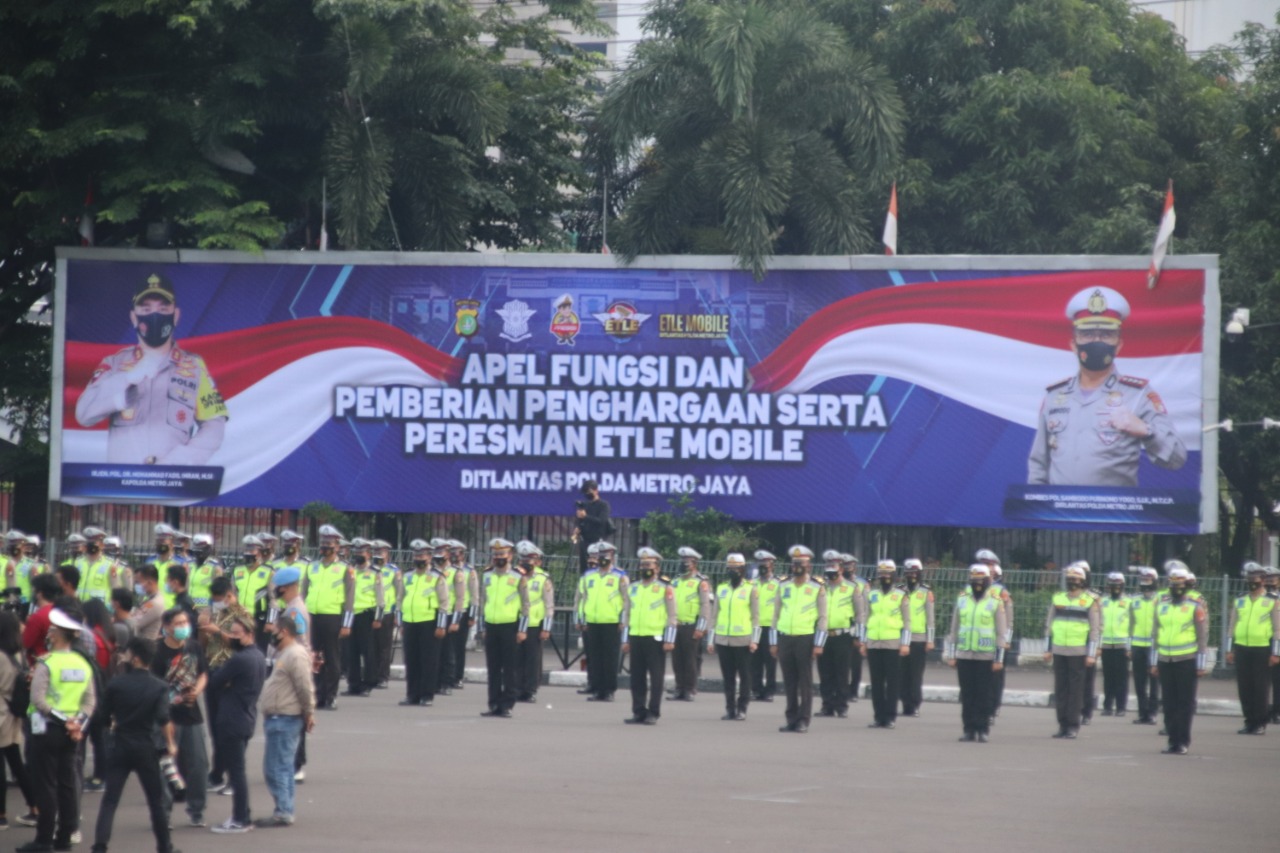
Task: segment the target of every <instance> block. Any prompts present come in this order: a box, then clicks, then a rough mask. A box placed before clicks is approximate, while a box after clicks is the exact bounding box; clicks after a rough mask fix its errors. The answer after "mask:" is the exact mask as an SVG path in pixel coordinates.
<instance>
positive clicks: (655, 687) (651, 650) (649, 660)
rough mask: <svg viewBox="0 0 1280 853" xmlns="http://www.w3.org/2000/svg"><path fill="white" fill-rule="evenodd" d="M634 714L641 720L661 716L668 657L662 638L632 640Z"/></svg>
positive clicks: (632, 697) (632, 699) (632, 710)
mask: <svg viewBox="0 0 1280 853" xmlns="http://www.w3.org/2000/svg"><path fill="white" fill-rule="evenodd" d="M630 644H631V713H632V714H634V715H635V716H637V717H639V718H640V719H642V720H650V719H652V720H656V719H658V717H660V716H662V684H663V681H664V680H665V679H666V677H667V653H666V652H665V651H663V650H662V638H661V637H658V638H654V637H632V638H631V639H630Z"/></svg>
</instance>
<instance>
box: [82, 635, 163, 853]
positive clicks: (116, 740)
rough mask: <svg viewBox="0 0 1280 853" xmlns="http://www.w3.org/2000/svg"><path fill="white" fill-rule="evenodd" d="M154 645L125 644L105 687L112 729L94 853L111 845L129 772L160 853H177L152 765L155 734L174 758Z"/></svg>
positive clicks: (104, 715)
mask: <svg viewBox="0 0 1280 853" xmlns="http://www.w3.org/2000/svg"><path fill="white" fill-rule="evenodd" d="M154 654H155V643H153V642H151V641H150V640H144V639H142V638H141V637H135V638H134V639H132V640H130V641H129V645H128V646H127V647H126V649H125V653H124V657H123V659H122V661H121V664H122V665H123V667H124V669H123V671H122V672H121V674H120V675H119V676H117V677H116V678H113V679H112V680H111V681H110V682H108V683H107V689H106V690H105V691H104V696H103V700H102V706H101V710H102V719H103V721H104V722H109V723H110V725H111V737H110V738H108V740H107V743H108V746H107V772H106V783H107V789H106V793H105V794H103V796H102V805H101V806H100V807H99V809H98V825H97V828H96V830H95V831H94V837H93V851H94V853H106V849H107V845H108V844H109V843H110V842H111V826H112V824H113V823H114V822H115V818H116V806H118V805H119V804H120V794H121V793H122V792H123V791H124V783H125V782H127V781H128V779H129V774H130V773H137V774H138V782H139V783H140V784H141V785H142V791H143V793H145V794H146V795H147V808H148V809H150V811H151V831H152V832H153V833H154V834H155V836H156V850H157V851H159V853H177V851H174V849H173V845H172V843H171V842H170V840H169V816H168V815H167V814H166V813H165V808H164V801H163V789H164V782H163V781H162V780H161V778H160V764H159V762H158V761H157V760H156V759H157V756H156V731H157V729H159V730H161V731H163V732H164V740H165V743H166V745H167V748H168V754H169V755H170V756H173V755H175V754H176V753H177V746H176V745H175V744H174V741H173V724H172V723H170V722H169V687H168V685H166V684H165V683H164V682H163V681H161V680H160V679H158V678H156V677H155V676H154V675H152V674H151V672H150V668H151V659H152V656H153V655H154Z"/></svg>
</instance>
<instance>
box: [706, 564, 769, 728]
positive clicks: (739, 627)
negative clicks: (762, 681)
mask: <svg viewBox="0 0 1280 853" xmlns="http://www.w3.org/2000/svg"><path fill="white" fill-rule="evenodd" d="M724 562H725V567H726V568H727V569H728V570H729V577H728V579H727V580H725V581H722V582H721V583H720V585H719V586H717V587H716V594H715V598H714V600H713V602H712V607H711V633H710V635H709V636H708V637H707V651H709V652H711V651H714V652H715V653H716V655H717V656H718V657H719V658H720V677H721V679H722V680H723V683H724V707H725V714H724V716H723V717H721V718H720V719H722V720H738V721H741V720H745V719H746V718H747V706H748V705H749V704H750V702H751V655H752V654H753V653H754V652H755V651H756V649H757V648H758V647H759V645H760V594H759V591H758V590H757V588H756V585H755V584H754V583H752V582H751V581H749V580H746V579H745V578H744V577H743V575H744V574H745V570H746V567H747V561H746V559H745V558H744V557H743V556H742V555H741V554H729V555H728V556H727V557H725V558H724ZM735 687H736V694H737V695H736V697H735V695H734V694H735Z"/></svg>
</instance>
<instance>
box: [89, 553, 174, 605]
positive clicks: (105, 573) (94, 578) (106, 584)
mask: <svg viewBox="0 0 1280 853" xmlns="http://www.w3.org/2000/svg"><path fill="white" fill-rule="evenodd" d="M112 565H113V562H112V560H111V559H109V558H107V557H99V558H98V559H97V561H96V562H94V563H93V564H92V565H90V566H88V567H86V569H85V573H84V575H83V576H81V578H80V600H81V601H88V600H89V599H91V598H96V599H98V600H99V601H106V600H107V599H109V598H111V567H112ZM165 609H168V608H165Z"/></svg>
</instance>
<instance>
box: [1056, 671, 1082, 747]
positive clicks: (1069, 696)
mask: <svg viewBox="0 0 1280 853" xmlns="http://www.w3.org/2000/svg"><path fill="white" fill-rule="evenodd" d="M1084 671H1085V665H1084V655H1054V656H1053V701H1054V705H1055V706H1056V707H1057V709H1058V728H1060V729H1066V730H1068V731H1074V730H1075V729H1078V728H1080V709H1081V707H1082V706H1083V705H1084V698H1083V697H1084Z"/></svg>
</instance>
